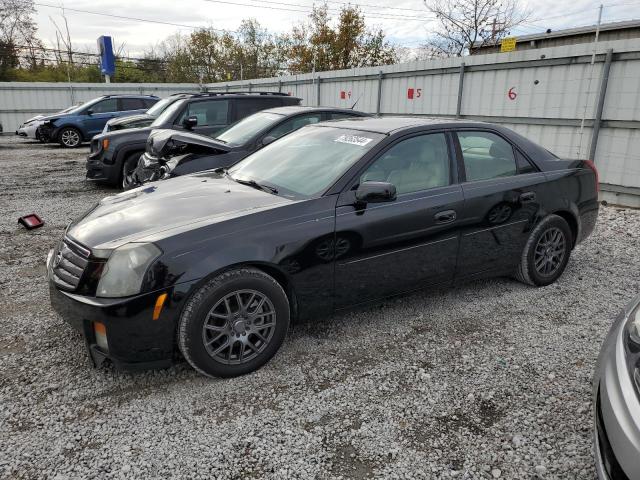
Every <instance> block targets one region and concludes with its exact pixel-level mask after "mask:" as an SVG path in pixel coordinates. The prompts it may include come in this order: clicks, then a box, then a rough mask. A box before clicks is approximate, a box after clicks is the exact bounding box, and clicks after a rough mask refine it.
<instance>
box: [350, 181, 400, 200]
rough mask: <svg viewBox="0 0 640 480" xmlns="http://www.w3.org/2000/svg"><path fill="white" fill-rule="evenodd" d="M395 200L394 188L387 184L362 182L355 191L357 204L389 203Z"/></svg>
mask: <svg viewBox="0 0 640 480" xmlns="http://www.w3.org/2000/svg"><path fill="white" fill-rule="evenodd" d="M395 199H396V186H395V185H394V184H392V183H389V182H362V183H361V184H360V185H359V186H358V189H357V190H356V200H357V201H358V203H381V202H391V201H393V200H395Z"/></svg>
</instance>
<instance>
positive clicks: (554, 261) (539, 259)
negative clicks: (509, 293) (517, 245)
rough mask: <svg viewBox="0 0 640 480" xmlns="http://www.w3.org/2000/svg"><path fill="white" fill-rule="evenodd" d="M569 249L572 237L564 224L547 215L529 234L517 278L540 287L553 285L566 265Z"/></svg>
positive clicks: (555, 217)
mask: <svg viewBox="0 0 640 480" xmlns="http://www.w3.org/2000/svg"><path fill="white" fill-rule="evenodd" d="M572 247H573V235H572V232H571V228H570V227H569V225H568V224H567V221H566V220H565V219H564V218H562V217H559V216H558V215H549V216H548V217H546V218H544V219H543V220H542V221H541V222H540V223H539V224H538V226H537V227H536V228H534V229H533V231H532V232H531V235H529V239H528V240H527V244H526V245H525V247H524V250H523V252H522V258H521V259H520V265H519V266H518V270H517V271H516V278H517V279H518V280H520V281H521V282H523V283H528V284H529V285H536V286H540V287H542V286H545V285H549V284H551V283H553V282H555V281H556V280H557V279H558V278H559V277H560V276H561V275H562V273H563V272H564V270H565V268H566V266H567V263H568V262H569V257H570V255H571V249H572Z"/></svg>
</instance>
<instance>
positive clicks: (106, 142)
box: [102, 138, 109, 150]
mask: <svg viewBox="0 0 640 480" xmlns="http://www.w3.org/2000/svg"><path fill="white" fill-rule="evenodd" d="M107 148H109V139H108V138H103V139H102V149H103V150H106V149H107Z"/></svg>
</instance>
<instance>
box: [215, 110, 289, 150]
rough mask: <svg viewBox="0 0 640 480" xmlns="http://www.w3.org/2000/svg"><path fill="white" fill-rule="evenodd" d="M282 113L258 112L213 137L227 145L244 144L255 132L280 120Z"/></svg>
mask: <svg viewBox="0 0 640 480" xmlns="http://www.w3.org/2000/svg"><path fill="white" fill-rule="evenodd" d="M283 118H284V115H280V114H277V113H268V112H258V113H254V114H253V115H249V116H248V117H246V118H243V119H242V120H240V121H238V122H236V123H234V124H233V125H231V126H230V127H229V128H227V129H226V130H224V131H223V132H222V133H219V134H218V135H217V136H216V137H215V138H216V140H220V141H221V142H224V143H228V144H229V145H244V144H245V143H246V142H247V141H248V140H250V139H251V138H252V137H253V136H254V135H255V134H256V133H259V132H261V131H262V130H264V129H265V128H268V127H270V126H271V125H274V124H275V123H276V122H277V121H278V120H282V119H283Z"/></svg>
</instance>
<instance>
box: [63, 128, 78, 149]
mask: <svg viewBox="0 0 640 480" xmlns="http://www.w3.org/2000/svg"><path fill="white" fill-rule="evenodd" d="M58 143H60V145H62V146H63V147H65V148H77V147H79V146H80V145H82V133H80V130H78V129H77V128H73V127H64V128H63V129H62V130H60V133H59V134H58Z"/></svg>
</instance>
